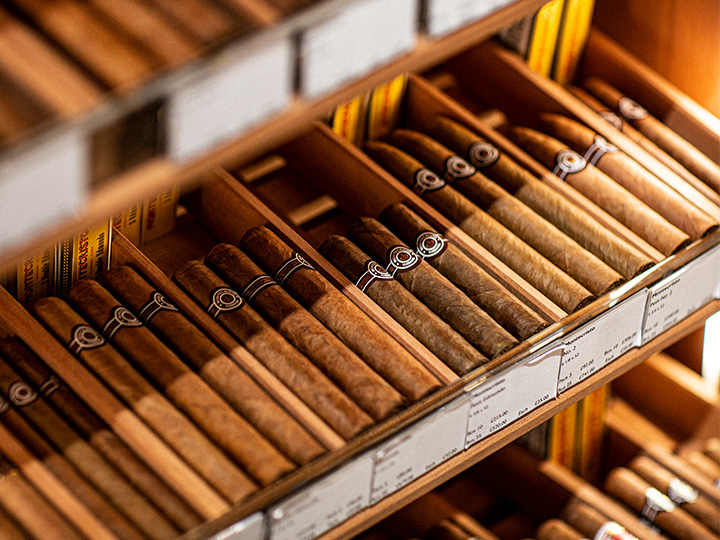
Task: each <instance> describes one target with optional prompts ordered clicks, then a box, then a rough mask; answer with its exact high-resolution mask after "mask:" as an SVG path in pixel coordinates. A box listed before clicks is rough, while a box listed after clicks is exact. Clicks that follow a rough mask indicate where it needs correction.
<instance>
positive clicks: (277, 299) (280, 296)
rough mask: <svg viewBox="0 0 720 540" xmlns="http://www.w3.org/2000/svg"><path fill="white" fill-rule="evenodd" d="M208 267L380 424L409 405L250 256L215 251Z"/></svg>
mask: <svg viewBox="0 0 720 540" xmlns="http://www.w3.org/2000/svg"><path fill="white" fill-rule="evenodd" d="M205 264H207V265H208V266H209V267H210V268H211V269H212V270H213V271H214V272H215V273H216V274H217V275H218V276H219V277H220V278H221V279H222V280H224V281H225V282H226V283H227V284H228V285H230V287H232V288H233V289H235V290H236V291H238V292H241V293H242V296H243V297H244V298H245V300H246V301H247V302H248V303H249V304H250V305H251V306H252V307H253V308H254V309H255V310H256V311H257V312H258V313H259V314H260V315H262V316H263V318H264V319H265V320H266V321H268V322H270V323H271V324H272V325H273V326H274V327H275V329H276V330H277V331H278V332H280V334H281V335H282V336H283V337H284V338H285V339H287V340H288V341H289V342H290V343H292V344H293V345H295V347H297V349H298V350H299V351H300V352H301V353H303V354H304V355H305V356H307V357H308V358H309V359H310V360H312V361H313V362H314V363H315V365H316V366H318V367H319V368H320V369H321V370H322V371H323V373H325V374H326V375H327V376H328V377H330V379H331V380H332V381H334V382H335V384H337V385H338V386H339V387H340V388H342V389H343V390H344V391H345V393H346V394H348V395H349V396H350V397H351V398H353V399H354V400H355V402H356V403H357V404H358V405H360V406H361V407H362V408H363V409H364V410H365V411H366V412H368V413H369V414H370V415H371V416H372V417H373V418H375V419H376V420H382V419H383V418H387V417H388V416H390V415H391V414H393V413H394V412H396V411H397V410H398V409H399V408H401V407H402V406H403V405H404V404H405V402H404V399H403V397H402V395H401V394H400V393H399V392H398V391H397V390H395V389H394V388H393V387H392V386H390V385H389V384H388V383H387V382H386V381H385V380H384V379H383V378H382V377H380V376H379V375H378V374H377V373H376V372H374V371H373V370H372V369H371V368H370V367H369V366H368V365H367V364H366V363H365V362H363V361H362V360H361V359H360V358H358V357H357V355H356V354H355V353H354V352H352V351H351V350H350V349H349V348H347V347H346V346H345V345H344V344H343V342H342V341H340V340H339V339H338V338H337V337H335V335H333V333H332V332H330V331H329V330H328V329H327V328H325V327H324V326H323V325H322V323H320V321H318V320H317V319H316V318H315V317H313V315H312V314H311V313H310V312H308V311H307V310H306V309H305V308H303V307H302V306H301V305H300V304H298V303H297V302H296V301H295V300H294V299H293V298H292V297H291V296H290V295H289V294H288V293H287V292H286V291H284V290H283V289H282V288H281V287H279V286H278V284H277V283H276V282H275V281H274V280H273V279H272V278H271V277H270V276H268V275H267V274H265V273H264V272H263V271H262V270H261V269H260V268H259V267H258V266H257V265H256V264H255V263H254V262H253V261H252V260H251V259H250V257H248V256H247V255H245V253H243V252H242V251H241V250H240V249H239V248H237V247H235V246H232V245H230V244H220V245H218V246H215V247H214V248H213V249H212V250H211V251H210V253H208V255H207V256H206V257H205Z"/></svg>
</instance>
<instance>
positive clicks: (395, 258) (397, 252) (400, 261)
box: [387, 246, 422, 277]
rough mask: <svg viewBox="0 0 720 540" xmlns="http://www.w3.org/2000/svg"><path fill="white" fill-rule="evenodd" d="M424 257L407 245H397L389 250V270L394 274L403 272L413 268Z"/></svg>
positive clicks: (393, 275)
mask: <svg viewBox="0 0 720 540" xmlns="http://www.w3.org/2000/svg"><path fill="white" fill-rule="evenodd" d="M421 261H422V259H421V258H420V257H419V256H418V254H417V253H415V252H414V251H412V250H411V249H410V248H408V247H405V246H395V247H393V248H390V251H388V265H387V271H388V273H389V274H390V275H391V276H392V277H395V274H399V273H401V272H407V271H409V270H412V269H413V268H415V267H416V266H418V265H419V264H420V262H421Z"/></svg>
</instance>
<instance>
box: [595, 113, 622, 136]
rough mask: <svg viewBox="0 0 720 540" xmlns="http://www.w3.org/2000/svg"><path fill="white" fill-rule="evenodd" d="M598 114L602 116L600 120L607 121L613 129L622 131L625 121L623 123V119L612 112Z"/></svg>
mask: <svg viewBox="0 0 720 540" xmlns="http://www.w3.org/2000/svg"><path fill="white" fill-rule="evenodd" d="M598 114H599V115H600V118H602V119H603V120H605V121H606V122H607V123H608V124H610V125H611V126H612V127H614V128H615V129H617V130H618V131H622V129H623V121H622V118H620V117H619V116H618V115H617V114H615V113H614V112H612V111H602V112H600V113H598Z"/></svg>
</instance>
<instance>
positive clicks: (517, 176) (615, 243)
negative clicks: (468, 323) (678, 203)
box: [432, 117, 654, 279]
mask: <svg viewBox="0 0 720 540" xmlns="http://www.w3.org/2000/svg"><path fill="white" fill-rule="evenodd" d="M432 133H433V135H434V136H435V137H437V139H438V140H439V141H441V142H443V143H444V144H445V145H447V146H448V147H449V148H451V149H453V150H455V151H456V152H458V153H459V154H461V155H463V156H465V157H466V158H468V159H469V160H470V162H471V163H472V165H473V166H474V167H475V168H476V169H478V170H479V171H481V172H482V173H483V174H485V175H486V176H487V177H488V178H490V179H491V180H493V182H496V183H497V184H499V185H500V186H501V187H502V188H504V189H505V190H506V191H508V192H509V193H510V194H512V195H513V196H514V197H516V198H517V199H518V200H520V201H522V202H523V203H525V204H526V205H527V206H528V207H530V208H532V209H533V210H534V211H535V212H537V213H538V214H539V215H540V216H542V217H543V218H545V219H546V220H548V221H549V222H550V223H552V224H553V225H555V226H556V227H557V228H558V229H560V230H561V231H562V232H564V233H565V234H567V235H568V236H569V237H570V238H572V239H573V240H575V241H576V242H577V243H578V244H580V245H581V246H583V247H584V248H585V249H587V250H588V251H590V252H591V253H594V254H595V255H597V256H598V257H599V258H600V259H601V260H603V261H604V262H605V263H606V264H608V265H609V266H610V267H611V268H613V269H614V270H615V271H617V272H619V273H620V274H621V275H622V276H623V277H624V278H625V279H631V278H633V277H635V276H636V275H638V274H640V273H641V272H644V271H645V270H647V269H648V268H650V267H651V266H652V265H653V264H654V263H653V261H652V260H650V259H649V258H648V257H647V256H645V255H644V254H642V253H641V252H640V251H639V250H638V249H637V248H635V247H633V246H632V245H630V244H629V243H628V242H626V241H625V240H623V239H621V238H619V237H618V236H617V235H615V234H613V233H612V232H611V231H609V230H608V229H606V228H605V227H604V226H603V225H602V224H600V223H599V222H598V221H597V220H595V219H594V218H593V217H592V216H590V215H589V214H588V213H587V212H585V211H584V210H582V209H581V208H579V207H578V206H576V205H575V204H573V203H571V202H570V201H568V200H567V199H566V198H565V197H563V196H562V195H560V194H559V193H557V192H556V191H554V190H553V189H552V188H550V187H549V186H548V185H547V184H544V183H543V182H542V181H540V180H538V179H537V178H535V177H534V176H533V175H532V174H530V172H529V171H527V170H526V169H524V168H523V167H521V166H520V165H518V164H517V163H515V161H513V160H512V158H510V157H508V156H507V155H506V154H505V153H504V152H501V151H499V150H498V149H497V148H496V147H495V146H493V145H492V144H490V143H489V142H487V141H486V140H484V139H482V138H481V137H479V136H478V135H476V134H475V133H473V132H472V131H470V130H469V129H467V128H466V127H464V126H462V125H460V124H458V123H457V122H455V121H453V120H451V119H449V118H445V117H438V119H437V120H436V122H435V127H434V128H433V130H432Z"/></svg>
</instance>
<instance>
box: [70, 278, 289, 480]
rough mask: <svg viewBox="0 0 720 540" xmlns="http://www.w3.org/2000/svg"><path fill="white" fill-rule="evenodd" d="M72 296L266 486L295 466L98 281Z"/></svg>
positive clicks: (80, 283) (86, 282) (80, 287)
mask: <svg viewBox="0 0 720 540" xmlns="http://www.w3.org/2000/svg"><path fill="white" fill-rule="evenodd" d="M68 299H69V300H70V302H72V303H73V304H74V305H75V306H76V307H77V309H78V310H79V311H80V312H81V313H83V314H84V315H85V316H86V317H87V318H88V320H89V321H90V322H91V323H93V324H94V325H96V326H97V327H98V328H102V333H103V334H104V336H105V337H106V339H108V341H110V342H111V343H112V344H113V345H114V346H115V347H116V348H117V349H118V351H120V352H121V353H122V354H124V355H125V356H126V357H127V358H129V359H130V360H131V362H133V363H134V364H135V365H137V366H138V367H139V368H140V369H141V370H142V371H143V372H144V373H145V374H146V376H148V377H149V378H150V379H151V380H153V381H154V382H155V384H157V385H158V386H159V387H160V388H161V389H162V391H163V393H165V395H166V396H167V397H168V398H169V399H170V401H172V402H173V403H175V405H176V406H177V407H178V408H180V409H181V410H182V411H184V412H185V414H187V415H188V416H189V417H190V418H192V419H193V421H194V422H195V423H196V424H197V425H198V427H200V429H202V430H203V431H204V432H205V433H206V434H207V435H208V436H209V437H210V438H211V439H212V440H213V441H214V442H215V443H216V444H217V445H218V446H219V447H220V448H222V449H223V450H224V451H225V452H227V454H228V455H229V456H230V457H231V458H232V459H233V460H235V462H236V463H238V464H239V465H241V466H242V467H243V469H244V470H245V472H247V473H248V474H249V475H250V476H252V477H253V478H254V479H255V480H256V481H258V482H259V483H260V484H261V485H263V486H266V485H268V484H270V483H272V482H273V481H275V480H277V479H278V478H280V477H282V476H284V475H285V474H287V473H289V472H290V471H292V470H293V469H294V468H295V466H294V465H293V464H292V463H291V462H290V461H289V460H288V459H287V458H286V457H285V456H283V455H282V454H281V453H280V452H279V451H278V450H277V449H276V448H275V447H274V446H272V445H271V444H270V443H269V442H268V441H267V439H265V438H264V437H263V436H262V435H260V434H259V433H258V432H257V430H256V429H255V428H253V427H252V426H251V425H250V424H249V423H248V422H247V421H246V420H244V419H243V418H242V417H241V416H240V415H238V414H237V412H235V411H234V410H233V409H232V407H230V406H229V405H228V404H227V402H226V401H224V400H223V399H222V398H221V397H220V396H218V394H217V393H216V392H215V391H214V390H212V389H211V388H210V387H209V386H208V385H207V383H205V382H204V381H203V380H202V379H201V378H200V377H198V376H197V374H195V373H194V372H193V371H191V370H190V368H188V367H187V365H186V364H184V363H183V362H182V360H180V358H178V357H177V356H176V355H175V354H174V353H173V352H172V351H171V350H170V349H168V348H167V346H165V345H164V344H163V343H162V341H160V340H159V339H158V338H157V337H156V336H155V335H154V334H153V333H152V332H151V331H150V330H149V329H148V328H147V327H146V326H144V325H143V324H142V323H141V322H140V320H139V319H138V318H137V317H136V316H135V315H134V314H133V313H131V312H130V311H129V310H128V309H127V308H126V307H124V306H123V305H121V304H120V302H119V301H118V300H117V299H116V298H115V297H113V296H112V294H110V293H109V292H108V291H107V290H105V289H104V288H103V287H102V286H101V285H100V284H99V283H98V282H96V281H94V280H81V281H78V282H76V283H75V284H74V285H73V286H72V287H71V288H70V291H69V292H68Z"/></svg>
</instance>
